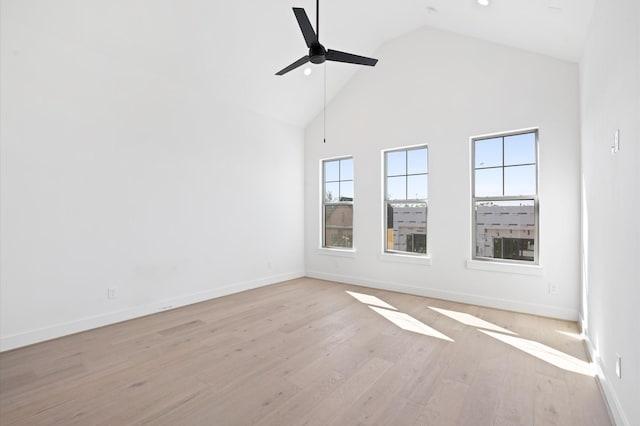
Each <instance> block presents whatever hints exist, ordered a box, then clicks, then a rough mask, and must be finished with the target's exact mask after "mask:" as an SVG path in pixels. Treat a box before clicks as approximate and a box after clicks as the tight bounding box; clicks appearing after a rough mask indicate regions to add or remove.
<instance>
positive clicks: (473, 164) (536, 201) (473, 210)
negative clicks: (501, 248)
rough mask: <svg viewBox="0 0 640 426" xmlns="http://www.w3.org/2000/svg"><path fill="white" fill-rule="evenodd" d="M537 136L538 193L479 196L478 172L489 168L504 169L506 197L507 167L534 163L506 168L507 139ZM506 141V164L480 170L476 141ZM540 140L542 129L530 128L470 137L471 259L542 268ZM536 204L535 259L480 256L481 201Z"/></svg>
mask: <svg viewBox="0 0 640 426" xmlns="http://www.w3.org/2000/svg"><path fill="white" fill-rule="evenodd" d="M530 133H533V134H534V135H535V172H536V176H535V194H531V195H502V196H480V197H477V196H476V194H475V192H476V170H479V169H480V170H482V169H489V168H501V169H502V193H503V194H504V189H505V179H504V176H505V168H509V167H517V166H523V165H532V163H519V164H510V165H508V166H505V164H504V143H505V142H504V139H505V138H507V137H510V136H517V135H524V134H530ZM496 138H501V139H502V165H501V166H492V167H486V168H476V155H475V154H476V153H475V151H476V142H477V141H480V140H486V139H496ZM539 139H540V131H539V128H537V127H533V128H528V129H521V130H514V131H509V132H500V133H491V134H487V135H481V136H473V137H471V138H470V141H471V235H472V244H471V259H472V260H474V261H481V262H490V263H508V264H515V265H530V266H539V265H540V202H539V192H540V173H539V172H540V154H539V146H540V144H539ZM520 200H522V201H525V200H526V201H533V215H534V223H535V232H534V235H533V237H534V241H535V243H534V247H533V260H532V261H531V260H518V259H504V258H494V257H487V256H478V255H477V253H478V248H477V244H478V241H477V240H478V230H477V212H476V207H477V203H478V202H483V201H497V202H502V201H506V202H509V201H520Z"/></svg>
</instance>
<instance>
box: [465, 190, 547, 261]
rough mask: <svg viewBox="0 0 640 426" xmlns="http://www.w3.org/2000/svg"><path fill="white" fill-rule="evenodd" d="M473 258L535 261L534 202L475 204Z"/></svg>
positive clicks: (483, 202) (484, 202)
mask: <svg viewBox="0 0 640 426" xmlns="http://www.w3.org/2000/svg"><path fill="white" fill-rule="evenodd" d="M475 215H476V229H475V233H476V256H478V257H488V258H495V259H512V260H526V261H531V262H532V261H533V260H534V248H535V244H536V223H535V209H534V201H533V200H518V201H490V202H486V201H482V202H476V205H475Z"/></svg>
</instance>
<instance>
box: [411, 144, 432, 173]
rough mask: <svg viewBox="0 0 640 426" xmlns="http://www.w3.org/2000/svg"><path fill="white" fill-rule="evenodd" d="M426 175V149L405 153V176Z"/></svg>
mask: <svg viewBox="0 0 640 426" xmlns="http://www.w3.org/2000/svg"><path fill="white" fill-rule="evenodd" d="M418 173H427V148H423V149H413V150H411V151H407V174H410V175H413V174H418Z"/></svg>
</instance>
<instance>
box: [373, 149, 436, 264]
mask: <svg viewBox="0 0 640 426" xmlns="http://www.w3.org/2000/svg"><path fill="white" fill-rule="evenodd" d="M420 148H426V149H427V156H428V157H427V176H429V171H430V168H429V160H428V159H429V158H431V156H430V154H429V144H427V143H420V144H416V145H409V146H400V147H396V148H388V149H383V150H382V156H381V177H382V182H381V190H382V195H381V199H382V211H381V213H382V220H381V222H382V239H381V241H382V250H381V252H380V253H379V256H378V258H379V259H380V260H383V261H389V262H397V263H410V264H418V265H419V264H422V265H431V253H430V249H431V247H430V244H429V233H428V231H427V252H426V253H424V254H421V253H409V252H401V251H394V250H389V249H388V248H387V222H386V221H387V204H388V203H389V202H402V200H387V170H386V155H387V153H388V152H394V151H408V150H412V149H420ZM429 181H430V180H429ZM428 186H429V183H427V194H428V192H429V187H428ZM424 202H425V203H426V207H427V224H426V225H427V230H428V229H429V222H430V221H429V216H430V214H429V197H428V196H427V198H426V199H425V201H424Z"/></svg>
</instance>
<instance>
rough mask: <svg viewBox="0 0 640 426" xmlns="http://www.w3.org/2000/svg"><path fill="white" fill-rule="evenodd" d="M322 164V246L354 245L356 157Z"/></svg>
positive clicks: (342, 246) (345, 246)
mask: <svg viewBox="0 0 640 426" xmlns="http://www.w3.org/2000/svg"><path fill="white" fill-rule="evenodd" d="M322 164H323V167H322V169H323V170H322V176H323V178H322V180H323V183H322V186H323V203H322V216H323V241H324V242H323V247H338V248H353V158H351V157H349V158H341V159H336V160H325V161H323V162H322Z"/></svg>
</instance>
